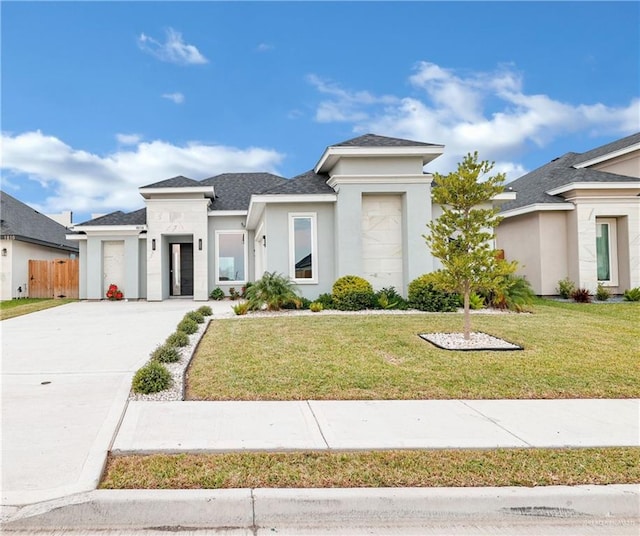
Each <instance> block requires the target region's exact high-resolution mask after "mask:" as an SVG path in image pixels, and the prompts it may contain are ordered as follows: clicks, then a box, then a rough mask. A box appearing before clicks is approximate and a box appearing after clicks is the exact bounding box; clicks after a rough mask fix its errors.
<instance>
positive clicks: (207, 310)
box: [198, 305, 213, 316]
mask: <svg viewBox="0 0 640 536" xmlns="http://www.w3.org/2000/svg"><path fill="white" fill-rule="evenodd" d="M198 312H199V313H200V314H201V315H202V316H211V315H212V314H213V311H212V310H211V307H209V306H208V305H203V306H202V307H200V308H199V309H198Z"/></svg>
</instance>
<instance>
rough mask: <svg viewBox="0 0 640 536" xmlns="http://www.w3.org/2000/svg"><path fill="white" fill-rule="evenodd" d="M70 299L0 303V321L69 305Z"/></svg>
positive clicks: (37, 299)
mask: <svg viewBox="0 0 640 536" xmlns="http://www.w3.org/2000/svg"><path fill="white" fill-rule="evenodd" d="M73 301H76V300H72V299H52V298H24V299H20V300H4V301H0V320H6V319H7V318H13V317H16V316H21V315H26V314H29V313H35V312H36V311H42V310H44V309H50V308H51V307H58V306H59V305H64V304H65V303H71V302H73Z"/></svg>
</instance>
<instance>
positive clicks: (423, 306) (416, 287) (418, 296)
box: [408, 273, 460, 313]
mask: <svg viewBox="0 0 640 536" xmlns="http://www.w3.org/2000/svg"><path fill="white" fill-rule="evenodd" d="M435 280H436V276H435V275H433V273H429V274H424V275H421V276H420V277H417V278H416V279H414V280H413V281H411V283H409V296H408V298H409V307H413V308H414V309H418V310H420V311H430V312H434V313H446V312H452V311H456V310H457V309H458V307H460V297H459V296H458V295H457V294H455V293H451V292H445V291H443V290H440V289H439V288H438V287H437V286H436V283H435Z"/></svg>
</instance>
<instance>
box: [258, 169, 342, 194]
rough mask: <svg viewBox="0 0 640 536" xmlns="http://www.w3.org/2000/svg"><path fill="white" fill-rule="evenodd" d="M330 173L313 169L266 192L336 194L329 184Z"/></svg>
mask: <svg viewBox="0 0 640 536" xmlns="http://www.w3.org/2000/svg"><path fill="white" fill-rule="evenodd" d="M328 180H329V175H327V174H326V173H319V174H318V173H315V172H314V171H313V170H310V171H307V172H306V173H302V174H301V175H297V176H296V177H293V178H292V179H289V180H288V181H286V182H284V183H282V184H281V185H279V186H276V187H275V188H271V189H270V190H267V191H265V192H262V193H264V194H334V193H335V191H334V189H333V188H331V186H329V185H328V184H327V181H328Z"/></svg>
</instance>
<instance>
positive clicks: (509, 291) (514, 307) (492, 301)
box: [485, 274, 535, 313]
mask: <svg viewBox="0 0 640 536" xmlns="http://www.w3.org/2000/svg"><path fill="white" fill-rule="evenodd" d="M534 297H535V293H534V292H533V289H532V288H531V285H530V284H529V281H528V280H527V278H526V277H524V276H521V275H512V274H509V275H507V276H506V277H505V278H504V280H503V282H502V284H501V285H500V288H499V289H498V290H495V291H493V292H490V293H488V294H487V295H485V298H486V300H487V302H488V303H489V305H490V306H491V307H494V308H496V309H509V310H510V311H517V312H519V313H520V312H522V311H526V310H527V308H528V307H529V306H530V305H531V304H532V303H533V298H534Z"/></svg>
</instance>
